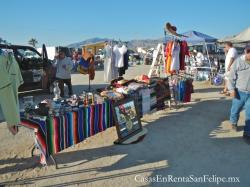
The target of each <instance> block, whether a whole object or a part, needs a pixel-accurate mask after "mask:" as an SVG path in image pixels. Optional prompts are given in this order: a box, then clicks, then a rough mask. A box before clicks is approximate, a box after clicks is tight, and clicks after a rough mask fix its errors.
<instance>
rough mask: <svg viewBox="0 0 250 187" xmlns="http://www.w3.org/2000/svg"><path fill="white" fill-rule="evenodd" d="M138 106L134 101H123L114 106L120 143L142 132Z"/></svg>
mask: <svg viewBox="0 0 250 187" xmlns="http://www.w3.org/2000/svg"><path fill="white" fill-rule="evenodd" d="M136 106H137V105H136V103H135V101H134V100H133V99H126V100H121V101H119V102H116V103H114V105H113V112H114V118H115V124H116V130H117V134H118V140H119V141H120V142H123V141H124V140H126V139H128V138H130V137H132V136H133V135H135V134H137V133H138V132H140V131H142V126H141V120H140V118H139V117H138V110H137V107H136Z"/></svg>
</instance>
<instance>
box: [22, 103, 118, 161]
mask: <svg viewBox="0 0 250 187" xmlns="http://www.w3.org/2000/svg"><path fill="white" fill-rule="evenodd" d="M21 125H22V126H24V127H27V128H30V129H33V130H34V133H35V143H36V146H37V148H38V149H39V150H40V151H41V154H43V156H44V157H45V158H46V159H48V158H49V157H50V156H52V155H53V154H56V153H58V152H60V151H62V150H64V149H66V148H68V147H70V146H72V145H75V144H77V143H80V142H82V141H84V140H85V139H86V138H88V137H91V136H93V135H95V134H97V133H99V132H102V131H104V130H106V129H107V128H109V127H112V126H113V125H114V120H113V111H112V101H110V100H106V101H104V102H103V103H102V104H95V105H90V106H87V107H81V108H74V109H73V111H71V112H66V113H65V114H62V115H59V116H48V117H45V116H34V115H24V114H21ZM52 158H53V157H52ZM53 161H54V160H53Z"/></svg>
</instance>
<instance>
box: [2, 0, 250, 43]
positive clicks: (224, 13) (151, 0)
mask: <svg viewBox="0 0 250 187" xmlns="http://www.w3.org/2000/svg"><path fill="white" fill-rule="evenodd" d="M249 7H250V1H249V0H237V1H236V0H206V1H201V0H179V1H177V0H171V1H169V0H73V1H70V0H8V1H7V0H5V1H1V2H0V10H1V11H0V17H1V26H0V37H2V38H4V39H6V40H7V41H9V42H11V43H13V44H27V41H28V40H29V39H30V38H31V37H34V38H36V39H37V40H38V42H39V44H40V45H41V44H42V43H45V44H47V45H67V44H70V43H74V42H79V41H83V40H85V39H88V38H93V37H107V38H112V39H121V40H130V39H148V38H150V39H154V38H160V37H163V27H164V25H165V23H166V22H170V23H173V24H174V25H176V26H177V29H178V32H180V33H181V32H185V31H188V30H196V31H200V32H203V33H206V34H209V35H212V36H214V37H217V38H220V37H224V36H227V35H232V34H236V33H238V32H240V31H241V30H243V29H245V28H247V27H249V26H250V13H249Z"/></svg>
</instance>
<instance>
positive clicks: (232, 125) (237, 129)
mask: <svg viewBox="0 0 250 187" xmlns="http://www.w3.org/2000/svg"><path fill="white" fill-rule="evenodd" d="M231 128H232V130H234V131H236V132H238V131H239V127H238V125H237V124H231Z"/></svg>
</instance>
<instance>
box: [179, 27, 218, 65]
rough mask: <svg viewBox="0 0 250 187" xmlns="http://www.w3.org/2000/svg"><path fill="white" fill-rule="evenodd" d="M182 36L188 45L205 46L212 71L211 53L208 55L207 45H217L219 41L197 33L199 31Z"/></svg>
mask: <svg viewBox="0 0 250 187" xmlns="http://www.w3.org/2000/svg"><path fill="white" fill-rule="evenodd" d="M182 35H183V36H182V39H183V40H185V41H186V42H187V43H188V45H198V44H203V45H205V47H206V53H207V57H208V62H209V66H210V68H211V69H212V64H211V61H210V57H209V53H208V48H207V43H215V42H216V41H217V39H216V38H214V37H212V36H209V35H206V34H203V33H200V32H197V31H188V32H185V33H182Z"/></svg>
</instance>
